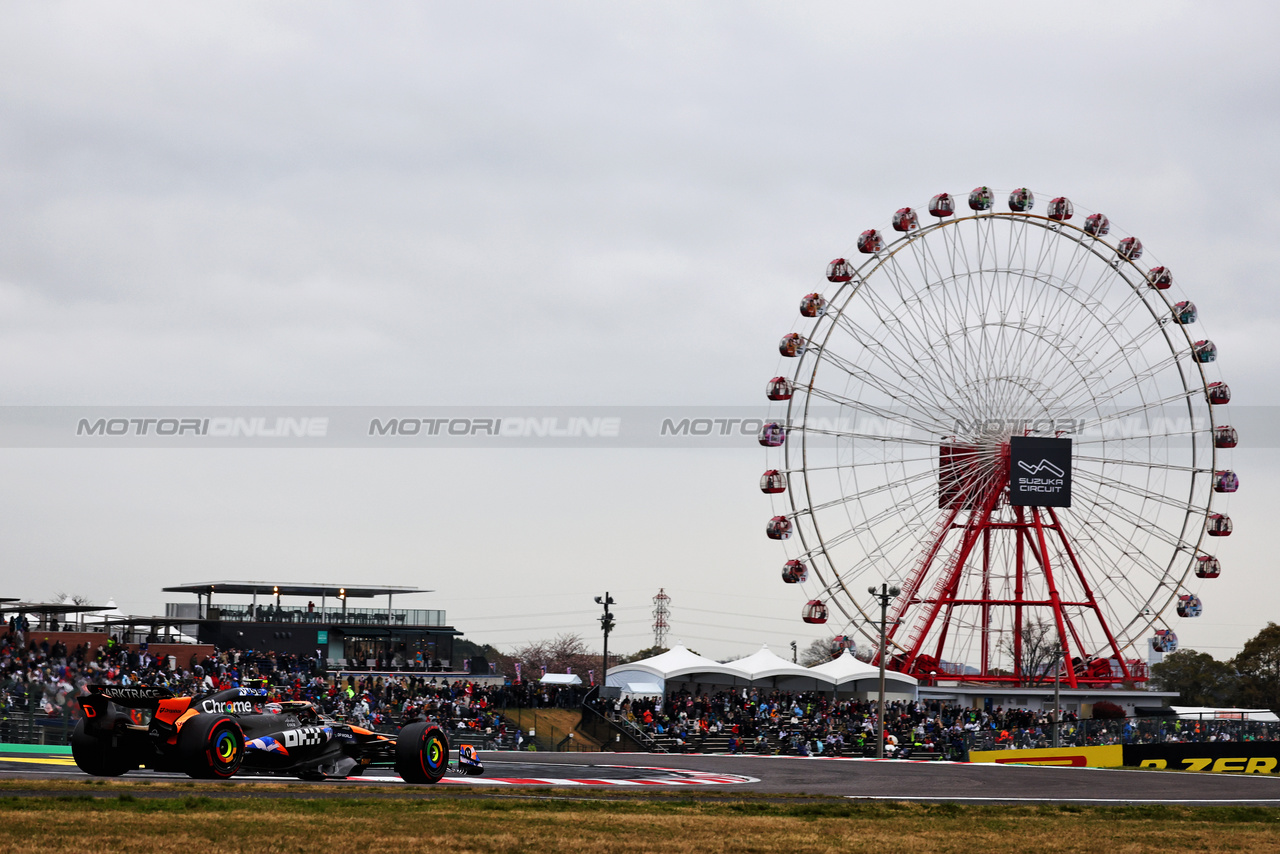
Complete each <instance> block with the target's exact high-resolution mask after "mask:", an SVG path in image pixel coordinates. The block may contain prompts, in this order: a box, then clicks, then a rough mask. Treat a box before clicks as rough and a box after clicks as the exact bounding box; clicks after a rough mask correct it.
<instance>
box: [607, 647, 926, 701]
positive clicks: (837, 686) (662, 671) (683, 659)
mask: <svg viewBox="0 0 1280 854" xmlns="http://www.w3.org/2000/svg"><path fill="white" fill-rule="evenodd" d="M639 683H647V684H646V685H645V688H646V689H647V690H646V693H650V692H652V687H653V686H655V685H656V686H657V687H658V688H660V690H661V692H662V693H663V694H665V693H667V692H668V691H676V690H681V689H689V690H693V689H694V688H695V687H696V686H702V689H703V690H708V689H715V688H723V687H730V688H745V687H752V688H761V689H765V690H773V689H775V688H776V689H778V690H780V691H837V692H839V693H841V694H862V695H864V696H874V695H875V693H876V692H877V691H878V690H879V669H878V668H875V667H872V666H871V665H870V664H866V663H865V662H862V661H858V659H856V658H854V657H853V654H852V653H850V652H849V651H848V650H846V651H845V653H844V654H843V655H841V656H840V657H839V658H837V659H836V660H834V661H829V662H827V663H826V664H819V665H818V666H816V667H801V666H800V665H798V664H795V663H794V662H790V661H787V660H786V659H785V658H782V657H781V656H779V655H777V654H776V653H774V652H772V651H771V650H770V649H769V648H768V647H767V646H765V647H761V648H760V650H759V651H758V652H756V653H753V654H752V655H749V656H747V657H746V658H740V659H738V660H737V661H730V662H728V663H727V664H721V663H720V662H718V661H712V660H711V659H709V658H703V657H702V656H700V655H698V654H697V653H694V652H690V651H689V650H688V649H686V648H685V647H683V646H676V647H672V648H671V649H670V650H668V651H667V652H664V653H662V655H655V656H654V657H653V658H646V659H644V660H643V661H633V662H630V663H629V664H619V665H618V666H616V667H612V668H610V669H609V673H608V675H607V676H606V677H605V685H607V686H609V687H611V688H619V689H621V690H622V691H629V692H631V693H639V692H635V691H632V690H631V689H630V687H629V686H631V685H633V684H639ZM917 686H918V682H917V680H915V679H913V678H912V677H910V676H904V675H903V674H901V673H893V672H889V673H887V674H885V690H886V693H887V694H889V695H891V696H892V698H893V699H895V700H897V699H904V698H909V699H915V697H916V689H917Z"/></svg>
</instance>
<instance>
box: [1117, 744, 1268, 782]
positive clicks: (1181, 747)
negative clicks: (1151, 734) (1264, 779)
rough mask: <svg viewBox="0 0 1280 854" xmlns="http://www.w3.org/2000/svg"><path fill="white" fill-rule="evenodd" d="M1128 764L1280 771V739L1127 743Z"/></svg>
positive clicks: (1244, 771) (1235, 771) (1175, 768)
mask: <svg viewBox="0 0 1280 854" xmlns="http://www.w3.org/2000/svg"><path fill="white" fill-rule="evenodd" d="M1123 750H1124V764H1125V765H1131V766H1135V767H1138V768H1159V769H1167V770H1170V771H1216V772H1218V773H1229V774H1277V773H1280V742H1276V741H1239V742H1231V741H1228V742H1212V743H1202V744H1126V745H1125V746H1124V748H1123Z"/></svg>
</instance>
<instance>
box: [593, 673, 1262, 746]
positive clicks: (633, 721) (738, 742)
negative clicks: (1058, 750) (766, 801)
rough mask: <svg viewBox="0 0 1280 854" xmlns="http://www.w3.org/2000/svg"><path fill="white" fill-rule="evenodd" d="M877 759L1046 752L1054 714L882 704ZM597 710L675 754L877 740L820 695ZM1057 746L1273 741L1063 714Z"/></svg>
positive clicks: (846, 704)
mask: <svg viewBox="0 0 1280 854" xmlns="http://www.w3.org/2000/svg"><path fill="white" fill-rule="evenodd" d="M886 705H887V710H886V714H885V755H887V756H898V757H909V756H911V755H912V754H915V755H917V756H919V755H920V754H926V755H930V756H941V757H945V758H954V759H963V758H964V757H965V756H966V755H967V753H968V751H969V750H999V749H1004V748H1031V747H1049V746H1051V745H1052V744H1053V729H1054V715H1053V712H1052V711H1047V710H1046V711H1042V710H1029V709H1004V708H1002V707H999V706H997V707H995V708H993V709H981V708H967V707H961V706H957V705H953V704H950V703H945V702H941V701H936V700H933V701H915V702H891V703H888V704H886ZM599 706H600V708H601V710H602V711H603V712H604V713H605V714H606V715H607V716H609V717H613V718H615V719H621V720H624V721H626V722H627V724H628V725H630V726H634V727H635V728H637V729H639V730H641V731H642V732H644V733H645V734H646V735H648V736H650V737H653V738H654V739H655V740H657V741H659V742H660V743H664V744H668V745H671V746H673V747H674V749H675V750H677V751H687V750H702V749H705V748H706V746H707V745H708V744H716V745H722V746H723V749H726V750H728V751H729V752H733V753H738V752H758V753H775V752H776V753H783V754H791V755H801V756H851V755H852V756H863V755H874V754H875V753H876V742H877V739H878V737H879V718H878V716H877V712H876V707H877V703H876V701H874V700H849V699H833V698H832V697H831V695H830V694H825V693H821V692H785V691H762V690H760V689H735V690H732V691H718V692H712V693H698V694H696V695H695V694H692V693H690V692H687V691H680V692H676V693H672V694H669V695H667V696H666V697H665V698H657V697H652V698H631V699H623V700H615V701H608V700H606V701H602V702H601V703H600V704H599ZM1059 726H1060V731H1059V743H1060V744H1061V745H1063V746H1071V745H1076V746H1083V745H1100V744H1132V743H1139V744H1149V743H1157V742H1183V741H1239V740H1255V739H1256V740H1275V739H1277V738H1280V729H1278V728H1277V725H1275V724H1266V723H1256V722H1246V721H1220V720H1213V721H1183V720H1178V719H1176V718H1142V719H1120V720H1081V719H1080V718H1079V716H1078V715H1077V714H1076V713H1075V712H1070V711H1068V712H1065V713H1064V714H1063V715H1062V720H1061V723H1060V725H1059Z"/></svg>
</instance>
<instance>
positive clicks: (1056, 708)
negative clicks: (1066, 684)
mask: <svg viewBox="0 0 1280 854" xmlns="http://www.w3.org/2000/svg"><path fill="white" fill-rule="evenodd" d="M1057 653H1058V654H1057V655H1055V656H1054V658H1055V661H1054V667H1053V746H1054V747H1060V746H1061V744H1060V743H1059V738H1058V733H1059V732H1061V731H1062V720H1061V718H1062V695H1061V693H1060V692H1061V689H1062V668H1063V667H1065V666H1066V661H1067V660H1066V656H1064V655H1063V654H1062V635H1058V649H1057Z"/></svg>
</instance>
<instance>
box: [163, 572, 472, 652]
mask: <svg viewBox="0 0 1280 854" xmlns="http://www.w3.org/2000/svg"><path fill="white" fill-rule="evenodd" d="M164 590H165V592H166V593H190V594H193V595H195V597H196V602H195V603H194V604H191V603H168V604H166V605H165V617H166V619H169V620H174V621H176V622H179V623H181V624H182V625H183V627H184V628H183V630H184V631H186V632H187V633H188V634H194V635H195V636H197V637H198V638H199V640H200V642H201V643H210V644H214V645H216V646H217V647H218V648H220V649H229V648H237V649H256V650H270V651H274V652H279V653H293V654H296V655H315V654H316V653H317V652H319V654H320V656H321V657H323V658H325V659H327V660H328V661H329V662H330V663H331V664H334V665H336V666H338V667H346V668H352V667H356V668H358V667H366V666H371V664H370V663H371V662H376V661H378V660H383V661H387V660H397V661H403V662H404V664H405V665H408V666H414V665H415V664H419V663H420V664H421V666H422V668H423V669H426V670H435V671H457V670H459V669H460V666H461V664H462V662H460V661H457V662H455V661H453V658H454V655H453V639H454V637H456V636H458V635H460V634H461V632H459V631H457V630H456V629H454V628H453V627H452V626H449V625H447V624H446V623H445V612H444V611H442V610H430V609H420V608H397V607H395V597H397V596H407V595H410V594H415V593H430V592H432V591H430V590H423V589H419V588H414V587H392V586H385V585H371V584H346V585H341V584H305V583H304V584H298V583H293V582H270V581H268V582H261V581H214V582H202V583H197V584H181V585H177V586H174V587H166V588H164ZM383 596H385V597H386V606H385V607H369V606H366V605H363V604H361V605H356V606H353V605H352V604H351V601H352V600H376V599H380V598H381V597H383ZM215 599H216V602H215ZM188 626H189V627H190V628H187V627H188ZM486 667H487V666H486ZM486 672H487V669H486Z"/></svg>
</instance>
